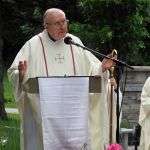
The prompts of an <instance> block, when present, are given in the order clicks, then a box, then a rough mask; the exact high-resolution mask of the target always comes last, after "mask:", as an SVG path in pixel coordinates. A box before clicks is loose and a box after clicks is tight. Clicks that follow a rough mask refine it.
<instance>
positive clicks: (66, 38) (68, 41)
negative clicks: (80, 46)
mask: <svg viewBox="0 0 150 150" xmlns="http://www.w3.org/2000/svg"><path fill="white" fill-rule="evenodd" d="M71 41H72V38H71V37H70V36H67V37H65V38H64V43H66V44H71Z"/></svg>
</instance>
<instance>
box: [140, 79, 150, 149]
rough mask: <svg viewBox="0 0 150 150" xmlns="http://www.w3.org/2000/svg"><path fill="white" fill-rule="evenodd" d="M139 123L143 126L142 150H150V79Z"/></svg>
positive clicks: (145, 87)
mask: <svg viewBox="0 0 150 150" xmlns="http://www.w3.org/2000/svg"><path fill="white" fill-rule="evenodd" d="M139 123H140V125H141V127H142V128H141V137H140V148H139V149H140V150H150V77H149V78H148V79H147V80H146V82H145V84H144V86H143V89H142V94H141V107H140V116H139Z"/></svg>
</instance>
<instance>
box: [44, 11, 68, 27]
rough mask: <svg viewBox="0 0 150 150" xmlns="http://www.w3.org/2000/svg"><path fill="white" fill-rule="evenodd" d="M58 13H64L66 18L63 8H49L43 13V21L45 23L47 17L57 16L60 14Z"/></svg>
mask: <svg viewBox="0 0 150 150" xmlns="http://www.w3.org/2000/svg"><path fill="white" fill-rule="evenodd" d="M58 14H62V15H64V17H65V18H66V15H65V13H64V11H63V10H61V9H58V8H50V9H47V10H46V11H45V13H44V15H43V23H44V25H45V23H46V22H47V19H48V17H49V16H55V15H58Z"/></svg>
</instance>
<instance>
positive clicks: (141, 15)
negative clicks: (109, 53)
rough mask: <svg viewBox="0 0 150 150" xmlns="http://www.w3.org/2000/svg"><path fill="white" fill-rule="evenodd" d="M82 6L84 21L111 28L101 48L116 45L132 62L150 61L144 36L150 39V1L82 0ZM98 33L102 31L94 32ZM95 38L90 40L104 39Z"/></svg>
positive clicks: (144, 63)
mask: <svg viewBox="0 0 150 150" xmlns="http://www.w3.org/2000/svg"><path fill="white" fill-rule="evenodd" d="M79 8H80V10H81V13H82V16H83V17H84V23H86V24H88V25H89V24H90V25H91V26H92V27H93V28H95V26H99V31H102V30H103V28H104V27H105V26H108V27H109V29H110V31H111V34H112V35H111V39H109V40H108V39H106V40H105V41H104V43H101V45H100V46H99V47H98V48H99V49H100V48H105V49H113V48H115V49H117V50H118V51H119V53H120V54H121V55H123V57H125V58H126V59H127V60H128V63H130V64H132V65H150V60H148V58H147V57H146V56H148V55H149V54H150V52H149V48H150V47H149V44H147V43H148V42H147V43H146V42H145V39H146V40H148V41H149V39H150V32H149V31H150V30H149V28H148V25H149V23H150V12H149V9H150V1H147V0H126V1H125V0H80V2H79ZM92 27H91V28H92ZM97 33H101V32H94V33H93V34H95V35H94V36H95V37H96V35H97ZM87 36H88V35H87ZM102 36H104V37H105V35H102ZM89 37H90V35H89ZM86 38H88V37H86ZM93 39H94V40H93V41H91V42H92V44H95V45H97V44H96V43H97V42H98V41H97V40H101V38H99V39H97V38H93ZM133 58H134V59H133Z"/></svg>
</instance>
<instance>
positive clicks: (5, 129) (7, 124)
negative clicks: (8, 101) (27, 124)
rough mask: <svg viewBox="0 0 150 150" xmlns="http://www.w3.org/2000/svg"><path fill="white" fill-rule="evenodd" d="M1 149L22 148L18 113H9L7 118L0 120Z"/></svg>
mask: <svg viewBox="0 0 150 150" xmlns="http://www.w3.org/2000/svg"><path fill="white" fill-rule="evenodd" d="M0 150H20V118H19V115H18V114H8V119H7V120H0Z"/></svg>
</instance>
